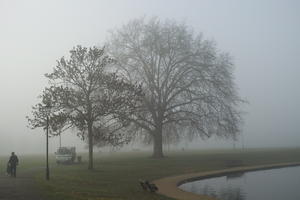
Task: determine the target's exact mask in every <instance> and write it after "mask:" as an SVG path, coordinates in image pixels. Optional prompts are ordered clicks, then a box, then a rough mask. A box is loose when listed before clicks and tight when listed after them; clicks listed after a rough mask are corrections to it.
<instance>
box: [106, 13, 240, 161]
mask: <svg viewBox="0 0 300 200" xmlns="http://www.w3.org/2000/svg"><path fill="white" fill-rule="evenodd" d="M109 52H110V53H111V55H112V56H113V58H114V59H116V61H117V62H116V65H117V67H118V69H119V73H121V74H122V75H123V76H125V77H126V78H127V80H128V81H129V82H132V83H134V82H136V81H138V82H142V83H143V87H142V89H143V92H144V93H145V96H144V98H143V100H142V106H141V107H140V108H139V109H140V110H139V112H136V113H135V115H130V116H127V118H128V120H130V121H132V122H134V123H135V125H136V126H138V127H140V128H141V129H143V131H144V132H145V133H146V134H148V136H150V138H151V140H152V142H153V144H154V148H153V156H154V157H162V156H163V150H162V144H163V138H165V139H167V138H173V139H174V138H175V139H176V138H177V139H182V138H183V137H184V136H188V137H190V138H194V137H197V136H199V137H202V138H204V137H210V136H212V135H217V136H220V137H232V138H235V137H236V135H237V134H238V133H239V131H240V126H239V125H240V122H241V112H240V111H239V110H238V106H239V104H240V103H241V102H242V100H241V99H240V98H239V96H238V94H237V89H236V87H235V84H234V77H233V62H232V59H231V58H230V56H229V55H228V54H227V53H221V51H220V50H218V49H217V47H216V45H215V42H213V41H210V40H206V39H204V38H203V36H202V34H198V35H196V34H194V33H193V31H192V30H191V29H190V28H189V27H187V26H186V25H185V24H180V23H177V22H176V21H170V20H167V21H164V22H162V21H160V20H159V19H157V18H152V19H150V20H146V19H144V18H142V19H136V20H133V21H131V22H129V23H128V24H126V25H124V26H123V27H122V28H120V29H117V30H115V31H112V32H111V37H110V39H109ZM171 127H173V128H171Z"/></svg>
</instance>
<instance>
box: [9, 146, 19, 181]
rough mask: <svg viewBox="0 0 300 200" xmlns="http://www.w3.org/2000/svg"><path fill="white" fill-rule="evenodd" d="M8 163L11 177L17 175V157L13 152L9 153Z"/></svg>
mask: <svg viewBox="0 0 300 200" xmlns="http://www.w3.org/2000/svg"><path fill="white" fill-rule="evenodd" d="M8 163H9V164H10V172H11V173H10V174H11V176H13V177H16V176H17V165H18V164H19V159H18V157H17V156H16V155H15V152H12V153H11V156H10V158H9V161H8Z"/></svg>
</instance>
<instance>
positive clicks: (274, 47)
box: [0, 0, 300, 154]
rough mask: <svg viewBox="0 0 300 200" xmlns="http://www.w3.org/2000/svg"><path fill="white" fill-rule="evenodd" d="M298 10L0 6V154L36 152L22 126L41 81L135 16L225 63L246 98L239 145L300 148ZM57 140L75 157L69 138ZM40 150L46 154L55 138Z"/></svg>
mask: <svg viewBox="0 0 300 200" xmlns="http://www.w3.org/2000/svg"><path fill="white" fill-rule="evenodd" d="M299 10H300V1H297V0H294V1H292V0H290V1H287V0H281V1H275V0H272V1H271V0H270V1H266V0H265V1H262V0H256V1H253V0H251V1H250V0H249V1H240V0H235V1H233V0H226V1H225V0H224V1H217V0H215V1H213V0H207V1H202V0H189V1H187V0H176V1H175V0H118V1H117V0H107V1H104V0H99V1H89V0H82V1H75V0H69V1H63V0H56V1H54V0H51V1H50V0H49V1H40V0H36V1H31V0H27V1H21V0H20V1H15V0H0V95H1V96H0V154H8V153H9V152H11V151H16V152H17V153H18V154H21V153H43V152H44V149H45V145H44V143H45V135H44V134H43V131H42V130H34V131H33V130H30V129H28V128H27V127H26V125H27V121H26V119H25V116H26V115H29V114H30V111H31V106H32V105H34V104H35V103H37V96H38V95H39V94H40V93H41V91H42V89H43V87H45V86H46V84H47V81H46V79H45V78H44V76H43V74H45V73H48V72H51V70H52V68H53V67H54V66H55V64H56V60H57V59H59V58H60V57H61V56H64V55H68V51H69V50H70V49H71V48H72V47H73V46H75V45H77V44H81V45H84V46H92V45H102V44H103V42H104V41H105V39H106V37H107V35H108V34H107V31H108V30H110V29H114V28H116V27H120V26H121V25H122V24H125V23H127V22H128V21H129V20H131V19H133V18H137V17H142V16H148V17H152V16H158V17H159V18H161V19H162V20H163V19H166V18H169V19H176V20H178V21H184V22H186V23H187V24H188V25H189V26H190V27H192V28H194V30H195V32H203V33H204V36H205V37H206V38H208V39H214V40H215V41H216V42H217V44H218V48H219V49H220V50H222V51H226V52H229V53H230V54H231V55H232V56H233V58H234V62H235V66H236V71H235V77H236V84H237V86H238V88H239V92H240V95H241V96H242V97H243V98H244V99H246V100H248V101H249V104H248V105H246V106H245V107H244V108H243V109H244V110H246V111H247V112H248V114H247V115H245V124H244V128H243V133H242V136H243V137H244V143H245V146H246V147H286V146H300V145H299V144H300V107H299V106H300V89H299V85H300V81H299V77H300V66H299V63H300V39H299V35H300V20H299V19H300V12H299ZM241 138H242V137H241ZM62 141H63V145H68V146H73V145H76V146H77V148H78V149H79V150H81V151H82V150H84V146H85V145H84V143H82V142H81V141H80V139H79V138H77V137H76V136H75V134H73V135H72V133H67V134H66V135H64V136H63V137H62ZM50 143H51V151H52V152H53V151H55V149H56V147H57V146H58V140H57V138H53V139H51V140H50ZM241 144H242V139H241V140H240V142H238V143H237V144H236V145H237V146H241ZM180 145H181V146H184V147H186V143H185V142H183V143H182V144H180ZM191 146H193V147H202V148H207V147H230V148H232V146H233V143H232V142H231V141H220V140H217V139H215V138H212V139H210V140H207V141H205V142H201V141H199V142H198V143H193V144H192V145H191ZM129 149H130V148H129Z"/></svg>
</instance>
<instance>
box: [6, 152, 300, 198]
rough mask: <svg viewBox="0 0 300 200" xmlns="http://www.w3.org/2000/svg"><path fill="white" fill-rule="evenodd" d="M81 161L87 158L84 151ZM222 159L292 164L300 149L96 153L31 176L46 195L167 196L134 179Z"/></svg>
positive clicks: (221, 164) (215, 165)
mask: <svg viewBox="0 0 300 200" xmlns="http://www.w3.org/2000/svg"><path fill="white" fill-rule="evenodd" d="M23 159H28V160H27V161H25V160H24V165H23V166H22V168H21V170H26V169H29V168H30V167H34V166H41V165H42V164H43V162H44V160H43V158H42V157H34V156H32V157H24V158H23ZM0 160H1V159H0ZM83 160H84V161H87V157H86V155H84V157H83ZM227 160H242V161H243V163H244V165H260V164H271V163H280V162H294V161H300V148H294V149H248V150H243V151H242V150H209V151H208V150H202V151H200V150H198V151H185V152H170V153H167V157H166V158H163V159H152V158H150V152H131V153H111V154H108V153H97V154H95V170H94V171H88V170H87V163H86V162H85V163H83V164H76V165H56V164H55V163H54V160H53V157H52V159H51V165H52V167H51V180H50V181H49V182H48V181H46V180H45V178H44V172H43V171H41V170H39V172H38V173H37V174H36V176H35V178H36V180H37V184H38V185H39V188H40V189H41V190H42V191H43V192H44V193H45V194H46V195H47V196H48V197H49V199H55V200H71V199H72V200H108V199H110V200H119V199H126V200H135V199H136V200H148V199H149V200H150V199H151V200H152V199H154V200H156V199H162V200H163V199H165V200H167V199H169V198H167V197H163V196H160V195H157V194H153V193H149V192H145V191H143V190H142V189H141V187H140V185H139V184H138V180H139V179H147V180H154V179H158V178H161V177H165V176H171V175H177V174H183V173H190V172H201V171H208V170H217V169H223V168H226V167H227V164H226V163H227V162H226V161H227ZM1 164H2V165H3V162H2V161H1ZM0 167H3V166H0Z"/></svg>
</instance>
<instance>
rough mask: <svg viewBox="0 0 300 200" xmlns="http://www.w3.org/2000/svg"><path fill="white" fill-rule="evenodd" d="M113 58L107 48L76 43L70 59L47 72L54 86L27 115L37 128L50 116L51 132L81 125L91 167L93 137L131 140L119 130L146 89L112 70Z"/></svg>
mask: <svg viewBox="0 0 300 200" xmlns="http://www.w3.org/2000/svg"><path fill="white" fill-rule="evenodd" d="M113 63H114V60H113V59H112V58H111V57H109V56H108V55H107V54H106V53H105V51H104V48H97V47H93V48H86V47H82V46H77V47H75V48H73V49H72V50H71V51H70V58H69V59H66V58H64V57H62V58H61V59H60V60H58V61H57V66H56V67H55V68H54V69H53V72H52V73H50V74H46V77H47V78H48V80H49V84H50V86H49V87H47V88H46V89H45V90H44V92H43V95H41V103H39V104H37V105H36V106H34V107H33V110H32V117H31V118H28V121H29V125H30V127H31V128H38V127H45V118H47V116H48V117H49V116H50V117H49V118H50V122H51V123H50V126H51V127H50V128H51V130H53V131H54V132H53V133H55V132H56V133H57V132H58V133H60V132H61V131H62V130H66V129H67V128H70V127H74V128H75V129H77V130H78V132H77V134H78V135H79V136H81V138H82V139H88V146H89V167H88V168H89V169H93V145H94V144H95V142H94V140H97V142H105V143H110V144H112V145H114V146H117V145H121V144H123V143H126V142H128V141H129V139H130V138H128V137H127V135H125V134H124V133H126V132H122V131H121V130H122V128H124V127H126V126H128V125H129V124H130V121H128V120H127V118H126V117H124V116H130V115H132V114H133V113H134V111H135V110H136V109H135V107H136V105H137V103H138V102H139V97H140V96H141V94H142V93H141V89H140V87H139V86H138V85H135V84H131V83H128V82H126V81H124V80H123V79H122V78H120V77H119V76H117V75H116V74H115V73H112V72H111V71H112V70H111V68H112V64H113ZM47 107H50V108H51V112H50V113H49V112H46V109H45V108H47ZM47 119H48V118H47Z"/></svg>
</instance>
